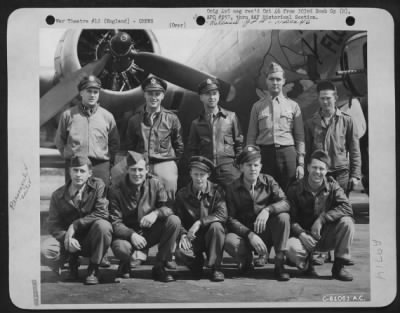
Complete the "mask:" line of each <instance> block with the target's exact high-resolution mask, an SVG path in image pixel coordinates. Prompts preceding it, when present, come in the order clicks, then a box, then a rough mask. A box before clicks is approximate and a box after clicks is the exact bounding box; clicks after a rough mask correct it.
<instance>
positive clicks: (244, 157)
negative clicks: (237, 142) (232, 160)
mask: <svg viewBox="0 0 400 313" xmlns="http://www.w3.org/2000/svg"><path fill="white" fill-rule="evenodd" d="M255 159H261V153H260V148H259V147H258V146H255V145H247V146H246V147H244V148H243V151H242V152H241V153H240V154H239V156H238V157H237V159H236V163H237V164H239V165H240V164H243V163H245V162H250V161H253V160H255Z"/></svg>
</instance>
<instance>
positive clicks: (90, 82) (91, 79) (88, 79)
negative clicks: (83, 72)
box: [78, 75, 101, 91]
mask: <svg viewBox="0 0 400 313" xmlns="http://www.w3.org/2000/svg"><path fill="white" fill-rule="evenodd" d="M87 88H97V89H100V88H101V81H100V79H98V78H97V77H96V76H94V75H89V76H85V77H84V78H82V80H81V81H80V82H79V84H78V90H79V91H81V90H83V89H87Z"/></svg>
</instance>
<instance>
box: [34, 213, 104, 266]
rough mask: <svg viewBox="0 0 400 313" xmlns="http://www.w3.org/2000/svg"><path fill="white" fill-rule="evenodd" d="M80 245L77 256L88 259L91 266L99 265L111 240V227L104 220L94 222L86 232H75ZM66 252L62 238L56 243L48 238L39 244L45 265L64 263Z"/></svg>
mask: <svg viewBox="0 0 400 313" xmlns="http://www.w3.org/2000/svg"><path fill="white" fill-rule="evenodd" d="M74 238H75V239H77V240H78V241H79V243H80V245H81V251H78V252H77V254H78V255H82V256H84V257H89V258H90V262H91V263H93V264H100V262H101V260H102V259H103V257H104V255H105V254H106V252H107V250H108V248H109V247H110V244H111V240H112V226H111V224H110V222H108V221H106V220H102V219H99V220H96V221H95V222H93V224H92V225H91V226H90V228H89V229H88V230H87V231H83V232H77V233H76V235H75V236H74ZM67 255H68V252H67V251H66V250H65V248H64V237H63V238H62V241H58V240H57V239H56V238H54V237H49V238H47V239H45V240H44V241H43V242H42V243H41V257H42V261H43V263H44V264H45V265H49V266H55V265H57V264H58V263H60V262H63V261H65V259H66V256H67Z"/></svg>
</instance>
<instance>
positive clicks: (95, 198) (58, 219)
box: [47, 177, 108, 240]
mask: <svg viewBox="0 0 400 313" xmlns="http://www.w3.org/2000/svg"><path fill="white" fill-rule="evenodd" d="M70 185H71V181H70V182H69V183H68V184H66V185H64V186H62V187H60V188H58V189H57V190H56V191H54V192H53V194H52V196H51V200H50V209H49V217H48V219H47V224H48V229H49V233H50V234H51V235H52V236H53V237H55V238H56V239H58V240H62V239H63V237H64V235H65V233H66V231H67V229H68V228H69V226H70V225H71V224H73V226H74V229H75V231H76V232H80V231H83V230H85V229H88V228H89V227H90V225H92V223H93V222H94V221H96V220H98V219H104V220H108V200H107V199H106V198H105V192H104V190H105V185H104V182H103V181H102V180H101V179H100V178H96V177H90V178H89V179H88V181H87V183H86V185H85V187H84V189H83V190H82V194H81V200H80V201H79V204H77V202H75V203H74V201H73V197H71V195H70V193H69V186H70Z"/></svg>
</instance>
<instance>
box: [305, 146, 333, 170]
mask: <svg viewBox="0 0 400 313" xmlns="http://www.w3.org/2000/svg"><path fill="white" fill-rule="evenodd" d="M312 159H316V160H319V161H321V162H324V163H325V164H326V166H327V167H328V168H329V167H330V165H331V159H330V157H329V155H328V154H327V153H326V152H325V151H324V150H315V151H314V152H313V153H312V154H311V158H310V163H311V161H312Z"/></svg>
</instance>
